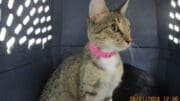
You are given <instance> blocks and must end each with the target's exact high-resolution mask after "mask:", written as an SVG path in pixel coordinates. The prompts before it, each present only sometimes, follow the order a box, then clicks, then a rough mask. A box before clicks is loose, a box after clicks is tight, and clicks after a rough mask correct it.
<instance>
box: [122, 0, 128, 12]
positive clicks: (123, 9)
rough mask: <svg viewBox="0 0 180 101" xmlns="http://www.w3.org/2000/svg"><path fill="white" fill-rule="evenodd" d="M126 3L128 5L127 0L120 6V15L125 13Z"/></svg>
mask: <svg viewBox="0 0 180 101" xmlns="http://www.w3.org/2000/svg"><path fill="white" fill-rule="evenodd" d="M128 5H129V0H126V2H125V3H124V4H123V6H122V7H121V8H120V13H121V14H122V15H126V12H127V8H128Z"/></svg>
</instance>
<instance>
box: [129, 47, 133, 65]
mask: <svg viewBox="0 0 180 101" xmlns="http://www.w3.org/2000/svg"><path fill="white" fill-rule="evenodd" d="M128 50H129V53H130V58H131V63H132V64H134V54H133V48H132V47H129V49H128Z"/></svg>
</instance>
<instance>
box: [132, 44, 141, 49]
mask: <svg viewBox="0 0 180 101" xmlns="http://www.w3.org/2000/svg"><path fill="white" fill-rule="evenodd" d="M131 46H132V47H137V48H140V47H139V45H138V44H136V43H131Z"/></svg>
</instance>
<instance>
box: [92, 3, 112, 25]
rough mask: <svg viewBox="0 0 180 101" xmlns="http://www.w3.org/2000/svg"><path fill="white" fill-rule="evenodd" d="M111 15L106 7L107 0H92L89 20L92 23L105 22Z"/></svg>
mask: <svg viewBox="0 0 180 101" xmlns="http://www.w3.org/2000/svg"><path fill="white" fill-rule="evenodd" d="M109 13H110V12H109V9H108V8H107V6H106V3H105V0H90V4H89V18H90V20H91V21H93V22H95V23H98V22H100V21H101V20H103V19H104V18H105V17H106V16H107V15H108V14H109Z"/></svg>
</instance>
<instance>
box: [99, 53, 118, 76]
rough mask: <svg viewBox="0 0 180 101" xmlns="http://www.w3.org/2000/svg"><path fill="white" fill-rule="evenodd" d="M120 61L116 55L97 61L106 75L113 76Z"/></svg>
mask: <svg viewBox="0 0 180 101" xmlns="http://www.w3.org/2000/svg"><path fill="white" fill-rule="evenodd" d="M119 62H120V60H119V58H118V56H117V55H114V56H112V57H110V58H100V60H99V61H98V63H99V65H100V66H101V67H102V68H103V69H104V70H106V72H107V73H108V74H111V73H112V74H113V73H114V72H115V70H116V68H117V65H118V64H119Z"/></svg>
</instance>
